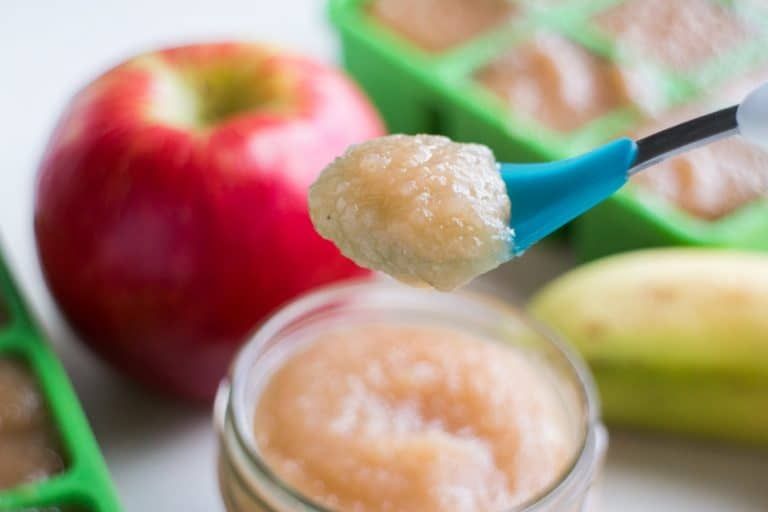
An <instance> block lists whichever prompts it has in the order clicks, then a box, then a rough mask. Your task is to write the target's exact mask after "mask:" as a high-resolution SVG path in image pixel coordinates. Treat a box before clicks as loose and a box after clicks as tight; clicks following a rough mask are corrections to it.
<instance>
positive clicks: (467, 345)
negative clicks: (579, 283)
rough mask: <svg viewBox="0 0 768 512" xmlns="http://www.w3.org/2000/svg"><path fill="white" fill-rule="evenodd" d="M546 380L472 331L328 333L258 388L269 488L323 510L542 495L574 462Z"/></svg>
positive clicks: (429, 511) (511, 351)
mask: <svg viewBox="0 0 768 512" xmlns="http://www.w3.org/2000/svg"><path fill="white" fill-rule="evenodd" d="M553 379H554V377H553V376H552V375H551V373H550V372H549V371H547V370H546V368H545V367H544V366H543V364H540V363H538V362H537V361H536V360H534V359H533V358H531V357H528V356H527V355H525V354H524V353H523V352H522V351H521V350H519V349H516V348H513V347H512V346H504V345H501V344H497V343H493V342H490V341H487V340H485V339H483V338H480V337H476V336H475V335H473V334H470V333H469V332H464V331H460V330H455V329H447V328H443V327H438V326H432V325H428V324H423V325H406V324H400V325H398V324H378V323H374V324H357V325H353V326H350V327H345V328H337V329H336V330H329V331H327V332H325V333H324V334H321V335H318V336H317V337H316V338H315V339H313V340H311V341H310V342H309V343H308V344H306V345H304V346H303V347H300V348H299V349H298V350H297V351H296V352H294V353H293V354H291V355H288V357H286V358H285V359H283V362H281V363H278V367H277V369H276V370H275V372H274V373H273V374H272V375H271V377H268V382H267V383H266V385H265V386H264V389H263V391H262V392H261V395H260V399H259V401H258V405H257V407H256V414H255V439H256V444H257V446H258V449H259V453H260V454H261V456H262V458H263V459H264V460H265V461H266V463H267V464H268V465H269V467H270V468H271V469H272V470H273V471H274V472H275V473H276V474H277V476H278V477H280V478H281V479H282V480H283V481H284V482H286V483H288V484H289V485H290V486H292V487H293V488H294V489H296V490H297V491H298V492H300V493H301V494H303V495H305V496H307V497H309V498H311V499H312V500H314V501H316V502H317V503H319V504H322V505H324V506H326V507H328V508H330V509H332V510H336V511H342V512H346V511H355V512H373V511H377V512H378V511H381V512H384V511H388V512H395V511H397V512H453V511H461V512H470V511H471V512H476V511H488V512H500V511H502V510H508V509H510V508H512V507H514V506H516V505H518V504H520V503H523V502H525V501H527V500H529V499H531V498H534V497H535V496H537V495H539V494H540V493H542V492H543V491H545V490H546V489H547V488H549V487H550V486H551V485H553V484H554V483H555V482H556V481H557V480H558V479H559V478H560V477H561V476H562V475H563V473H564V472H565V470H566V469H567V468H568V467H569V466H570V464H571V462H572V460H573V459H574V457H575V455H576V451H577V444H578V441H577V436H576V431H577V430H578V429H576V428H574V425H573V424H572V423H571V421H570V417H569V414H568V413H567V410H566V408H565V405H564V402H563V401H562V397H561V396H560V395H559V394H558V393H557V392H556V391H555V389H556V387H555V385H554V384H555V381H554V380H553Z"/></svg>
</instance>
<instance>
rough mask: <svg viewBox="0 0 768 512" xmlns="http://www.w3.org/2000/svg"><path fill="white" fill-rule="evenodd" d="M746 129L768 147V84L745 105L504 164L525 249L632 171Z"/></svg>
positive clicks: (517, 247) (517, 246)
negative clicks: (543, 159) (564, 154)
mask: <svg viewBox="0 0 768 512" xmlns="http://www.w3.org/2000/svg"><path fill="white" fill-rule="evenodd" d="M736 133H740V134H741V135H742V136H744V138H745V139H747V140H748V141H749V142H750V143H752V144H755V145H758V146H761V147H764V148H766V149H768V83H765V84H763V85H761V86H760V87H758V88H757V89H755V90H754V91H752V92H751V93H750V94H749V95H748V96H747V97H746V99H744V101H742V102H741V104H740V105H736V106H733V107H729V108H726V109H723V110H719V111H717V112H713V113H711V114H707V115H704V116H701V117H698V118H695V119H691V120H690V121H686V122H684V123H682V124H679V125H677V126H673V127H671V128H668V129H666V130H662V131H660V132H658V133H655V134H653V135H650V136H648V137H645V138H642V139H640V140H638V141H634V140H632V139H629V138H621V139H618V140H615V141H613V142H610V143H608V144H606V145H605V146H602V147H600V148H598V149H595V150H594V151H591V152H589V153H587V154H584V155H581V156H577V157H574V158H570V159H567V160H561V161H557V162H549V163H540V164H502V165H501V174H502V178H503V179H504V182H505V184H506V186H507V194H508V195H509V198H510V200H511V203H512V215H511V218H512V221H511V225H512V228H513V229H514V230H515V239H514V252H515V253H517V254H519V253H522V252H523V251H525V250H526V249H528V248H529V247H530V246H531V245H533V244H534V243H536V242H538V241H539V240H541V239H542V238H544V237H545V236H546V235H548V234H550V233H552V232H553V231H555V230H556V229H558V228H560V227H561V226H563V225H564V224H566V223H568V222H569V221H571V220H573V219H574V218H576V217H578V216H579V215H581V214H582V213H584V212H585V211H587V210H589V209H590V208H592V207H593V206H595V205H596V204H598V203H600V202H601V201H603V200H604V199H606V198H607V197H608V196H610V195H611V194H613V193H614V192H616V191H617V190H618V189H620V188H621V187H622V186H623V185H624V184H625V183H626V182H627V179H628V178H629V176H631V175H633V174H636V173H638V172H640V171H642V170H644V169H646V168H648V167H650V166H652V165H654V164H656V163H659V162H660V161H662V160H665V159H667V158H670V157H672V156H674V155H677V154H679V153H682V152H684V151H688V150H691V149H694V148H696V147H699V146H702V145H704V144H709V143H710V142H714V141H716V140H719V139H722V138H725V137H728V136H731V135H734V134H736Z"/></svg>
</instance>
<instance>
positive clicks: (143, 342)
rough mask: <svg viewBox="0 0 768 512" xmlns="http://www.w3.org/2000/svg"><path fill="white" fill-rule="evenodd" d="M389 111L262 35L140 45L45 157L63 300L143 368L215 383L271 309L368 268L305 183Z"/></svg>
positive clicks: (90, 332)
mask: <svg viewBox="0 0 768 512" xmlns="http://www.w3.org/2000/svg"><path fill="white" fill-rule="evenodd" d="M382 132H383V129H382V125H381V122H380V120H379V117H378V115H377V114H376V113H375V111H374V109H373V108H372V107H371V105H370V104H369V102H368V101H367V100H366V98H365V97H364V96H363V95H362V94H361V92H360V91H359V90H358V89H357V87H355V86H354V85H353V84H352V83H351V82H350V81H349V80H348V79H347V78H345V77H344V76H343V75H342V74H341V73H339V72H338V71H336V70H334V69H332V68H329V67H328V66H325V65H322V64H319V63H317V62H314V61H312V60H310V59H307V58H304V57H300V56H296V55H291V54H287V53H283V52H280V51H277V50H275V49H273V48H269V47H264V46H258V45H248V44H233V43H225V44H207V45H196V46H186V47H180V48H173V49H168V50H163V51H158V52H156V53H151V54H146V55H141V56H138V57H135V58H133V59H131V60H128V61H127V62H125V63H123V64H121V65H119V66H117V67H116V68H114V69H112V70H110V71H109V72H107V73H106V74H104V75H102V76H101V77H99V78H98V79H96V80H95V81H94V82H92V83H91V84H89V85H88V86H87V87H85V88H84V89H83V90H82V91H81V92H80V93H79V94H77V95H76V96H75V98H74V99H73V100H72V102H71V104H70V105H69V107H68V109H67V110H66V112H64V114H63V117H62V118H61V120H60V122H59V124H58V126H57V128H56V130H55V131H54V133H53V136H52V139H51V141H50V142H49V145H48V148H47V150H46V152H45V155H44V158H43V160H42V163H41V166H40V170H39V182H38V188H37V197H36V204H35V234H36V238H37V247H38V252H39V255H40V260H41V263H42V267H43V272H44V275H45V278H46V281H47V283H48V286H49V288H50V290H51V292H52V294H53V296H54V297H55V299H56V301H57V303H58V305H59V307H60V309H61V311H62V312H63V313H64V315H65V316H66V318H67V319H68V321H69V323H70V324H71V325H72V326H73V327H74V329H75V330H76V331H77V332H78V333H79V335H80V336H81V338H82V339H83V340H84V341H85V342H86V343H87V344H88V345H89V346H90V347H92V348H93V349H94V350H95V351H96V352H97V353H98V354H100V355H101V356H103V357H104V358H105V359H107V360H108V361H110V362H111V363H113V364H114V365H115V366H117V367H118V368H120V369H121V370H123V371H124V372H126V373H127V374H129V375H131V376H132V377H134V378H136V379H138V380H140V381H142V382H144V383H146V384H149V385H152V386H154V387H155V388H159V389H161V390H164V391H168V392H171V393H174V394H177V395H180V396H183V397H188V398H193V399H209V398H210V397H211V396H212V394H213V392H214V390H215V388H216V385H217V383H218V381H219V380H220V378H221V377H222V376H223V375H224V374H225V372H226V369H227V366H228V364H229V361H230V359H231V358H232V356H233V354H234V353H235V351H236V350H237V348H238V347H239V346H240V344H241V343H242V342H243V341H244V339H245V338H246V337H247V335H248V334H249V332H251V331H252V330H253V329H254V328H255V326H256V325H257V323H258V322H259V321H260V320H261V319H263V318H264V316H265V315H267V314H268V313H270V312H271V311H273V310H274V309H275V308H276V307H277V306H279V305H280V304H281V303H283V302H285V301H286V300H288V299H290V298H291V297H293V296H295V295H297V294H298V293H300V292H303V291H305V290H307V289H309V288H312V287H314V286H317V285H320V284H323V283H327V282H330V281H333V280H337V279H340V278H344V277H349V276H353V275H357V274H359V273H362V272H363V270H361V269H359V268H358V267H356V266H355V265H354V264H352V263H351V262H350V261H349V260H347V259H345V258H344V257H343V256H341V255H340V254H339V253H338V252H337V250H336V248H335V247H333V245H332V244H331V243H329V242H327V241H325V240H322V239H321V238H320V237H319V236H318V235H317V234H316V233H315V232H314V230H313V228H312V225H311V223H310V220H309V216H308V213H307V205H306V193H307V187H308V186H309V184H310V183H311V182H312V181H313V180H314V178H315V177H316V176H317V175H318V174H319V173H320V171H321V170H322V169H323V167H324V166H325V165H326V164H328V163H329V162H330V161H331V160H332V159H333V158H334V157H335V156H337V155H339V154H341V153H342V152H343V150H344V149H345V148H346V147H347V146H349V145H350V144H353V143H356V142H359V141H362V140H365V139H368V138H371V137H375V136H378V135H381V134H382Z"/></svg>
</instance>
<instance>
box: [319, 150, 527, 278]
mask: <svg viewBox="0 0 768 512" xmlns="http://www.w3.org/2000/svg"><path fill="white" fill-rule="evenodd" d="M309 207H310V215H311V217H312V222H313V223H314V225H315V229H317V231H318V232H319V233H320V234H321V235H322V236H323V237H325V238H328V239H330V240H333V241H334V243H335V244H336V245H337V246H338V247H339V249H340V250H341V251H342V252H343V253H344V254H345V255H346V256H348V257H349V258H351V259H352V260H354V261H355V262H357V263H358V264H360V265H362V266H365V267H369V268H373V269H376V270H381V271H384V272H386V273H388V274H390V275H392V276H394V277H395V278H397V279H400V280H402V281H404V282H408V283H411V284H428V285H431V286H434V287H435V288H438V289H441V290H450V289H453V288H456V287H457V286H460V285H462V284H464V283H466V282H467V281H469V280H471V279H472V278H473V277H475V276H477V275H479V274H482V273H484V272H487V271H489V270H491V269H493V268H495V267H496V266H498V265H499V264H500V263H502V262H503V261H505V260H506V259H508V257H509V254H510V245H511V241H512V236H513V233H512V230H511V229H510V228H509V216H510V203H509V198H508V197H507V194H506V187H505V185H504V182H503V180H502V179H501V175H500V174H499V171H498V166H497V164H496V159H495V158H494V156H493V153H492V152H491V150H490V149H489V148H487V147H486V146H482V145H478V144H459V143H456V142H452V141H451V140H450V139H448V138H446V137H441V136H435V135H416V136H407V135H390V136H387V137H381V138H378V139H372V140H369V141H367V142H364V143H362V144H359V145H357V146H353V147H351V148H350V149H349V150H347V152H346V153H345V154H344V155H343V156H342V157H340V158H337V159H336V161H334V162H333V163H332V164H331V165H329V166H328V167H327V168H326V169H325V170H324V171H323V173H322V174H321V175H320V177H319V178H318V180H317V181H316V182H315V184H314V185H312V187H311V189H310V192H309Z"/></svg>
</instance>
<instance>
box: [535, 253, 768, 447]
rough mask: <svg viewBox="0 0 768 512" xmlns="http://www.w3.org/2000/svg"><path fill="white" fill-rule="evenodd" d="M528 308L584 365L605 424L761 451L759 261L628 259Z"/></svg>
mask: <svg viewBox="0 0 768 512" xmlns="http://www.w3.org/2000/svg"><path fill="white" fill-rule="evenodd" d="M530 309H531V311H532V312H533V314H534V315H535V316H537V317H538V318H540V319H541V320H543V321H544V322H545V323H547V324H549V325H550V326H552V327H553V328H554V329H555V330H557V331H559V332H560V333H561V334H562V335H563V337H564V338H565V339H566V340H569V341H570V342H571V343H572V344H573V345H575V347H576V348H577V349H578V350H579V351H580V352H581V353H582V355H583V356H584V357H585V358H586V359H587V361H588V362H589V364H590V366H591V367H592V370H593V372H594V374H595V379H596V381H597V383H598V387H599V388H600V393H601V396H602V399H603V409H604V415H605V417H606V420H607V421H609V422H614V423H621V424H627V425H632V426H638V427H645V428H657V429H664V430H669V431H675V432H681V433H690V434H697V435H703V436H715V437H720V438H723V439H731V440H740V441H748V442H754V443H760V444H765V445H768V255H761V254H758V253H746V252H731V251H723V250H717V249H656V250H647V251H639V252H634V253H626V254H623V255H619V256H614V257H610V258H607V259H603V260H599V261H596V262H593V263H591V264H589V265H586V266H583V267H580V268H577V269H576V270H573V271H571V272H569V273H567V274H566V275H564V276H562V277H560V278H558V279H556V280H555V281H553V282H552V283H550V284H549V285H547V286H546V287H545V288H544V289H543V290H541V291H540V292H539V293H538V294H537V295H536V296H535V297H534V298H533V300H532V301H531V304H530Z"/></svg>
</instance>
